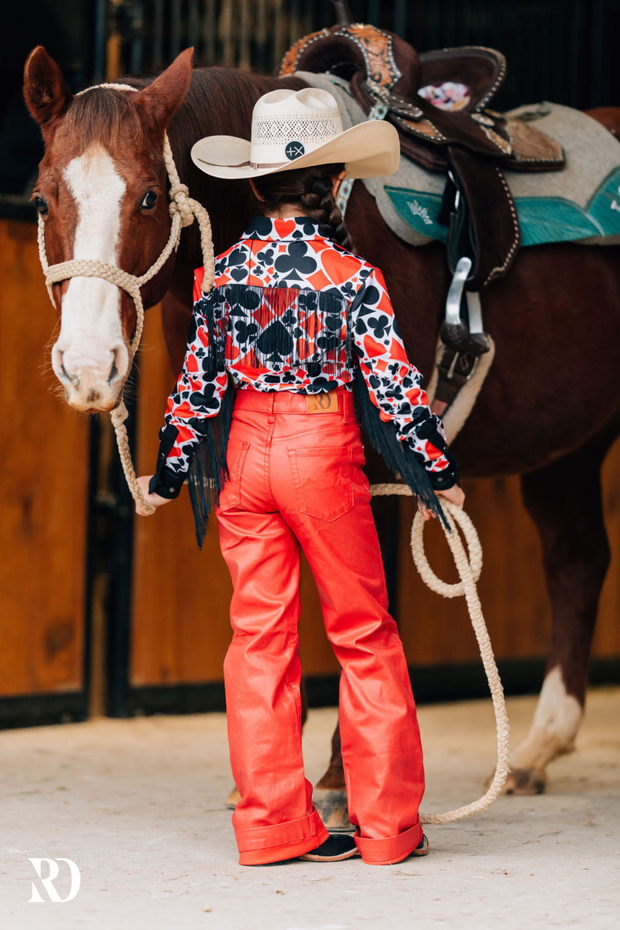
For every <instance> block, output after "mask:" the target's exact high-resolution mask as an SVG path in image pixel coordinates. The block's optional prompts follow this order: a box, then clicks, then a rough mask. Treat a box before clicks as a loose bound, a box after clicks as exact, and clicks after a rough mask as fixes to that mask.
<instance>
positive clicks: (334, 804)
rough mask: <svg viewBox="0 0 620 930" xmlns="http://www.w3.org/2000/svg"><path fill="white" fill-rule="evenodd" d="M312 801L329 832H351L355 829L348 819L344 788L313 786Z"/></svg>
mask: <svg viewBox="0 0 620 930" xmlns="http://www.w3.org/2000/svg"><path fill="white" fill-rule="evenodd" d="M313 801H314V806H315V807H316V809H317V811H318V812H319V815H320V817H321V820H322V821H323V823H324V824H325V826H326V827H327V829H328V830H329V831H330V832H331V833H351V832H352V831H353V830H354V829H355V828H354V826H353V824H352V823H351V821H350V820H349V810H348V807H347V793H346V791H345V790H344V788H327V789H325V788H315V789H314V796H313Z"/></svg>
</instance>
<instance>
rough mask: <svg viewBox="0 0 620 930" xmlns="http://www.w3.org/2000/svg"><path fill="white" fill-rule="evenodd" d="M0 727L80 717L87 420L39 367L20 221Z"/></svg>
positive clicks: (9, 242) (10, 248)
mask: <svg viewBox="0 0 620 930" xmlns="http://www.w3.org/2000/svg"><path fill="white" fill-rule="evenodd" d="M0 295H1V303H0V385H1V391H2V395H1V396H2V400H3V428H2V443H1V444H0V474H1V475H2V481H1V482H0V498H1V502H2V503H1V508H2V519H1V520H0V565H1V569H0V572H1V580H0V726H11V725H20V724H27V723H33V722H45V721H46V720H53V719H63V718H66V717H67V716H69V717H79V716H83V715H84V714H85V712H86V696H85V692H84V684H85V683H84V648H85V603H84V602H85V578H86V573H85V548H86V520H87V500H86V496H87V470H88V420H87V419H86V418H85V417H80V416H78V415H77V414H75V413H73V412H71V411H70V410H69V409H68V408H67V406H66V404H65V402H64V400H63V398H62V395H61V391H60V388H59V386H58V384H57V382H56V378H55V376H54V374H53V372H52V369H51V364H50V348H51V345H52V343H53V334H54V332H55V331H56V324H55V317H54V311H53V309H52V306H51V304H50V302H49V298H48V296H47V292H46V290H45V285H44V282H43V274H42V272H41V267H40V265H39V258H38V252H37V228H36V225H34V224H32V223H18V222H12V221H5V220H3V221H0Z"/></svg>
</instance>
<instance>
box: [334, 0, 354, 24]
mask: <svg viewBox="0 0 620 930" xmlns="http://www.w3.org/2000/svg"><path fill="white" fill-rule="evenodd" d="M332 3H333V4H334V9H335V13H336V22H337V24H338V25H339V26H348V25H350V24H351V23H352V22H353V16H352V15H351V10H350V8H349V4H348V3H347V0H332Z"/></svg>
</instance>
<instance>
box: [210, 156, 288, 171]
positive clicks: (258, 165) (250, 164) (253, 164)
mask: <svg viewBox="0 0 620 930" xmlns="http://www.w3.org/2000/svg"><path fill="white" fill-rule="evenodd" d="M198 161H201V162H202V163H203V165H209V166H210V167H212V168H254V169H255V170H256V169H262V168H284V166H285V165H290V164H292V162H290V161H272V162H266V161H265V162H258V161H241V162H239V164H238V165H218V164H217V162H214V161H205V159H204V158H198Z"/></svg>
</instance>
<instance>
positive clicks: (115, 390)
mask: <svg viewBox="0 0 620 930" xmlns="http://www.w3.org/2000/svg"><path fill="white" fill-rule="evenodd" d="M191 58H192V51H191V49H188V50H187V51H185V52H183V53H182V54H181V55H179V57H178V58H177V59H176V60H175V61H174V62H173V64H172V65H170V67H169V68H168V69H167V70H166V71H164V72H163V73H162V74H161V75H160V76H159V77H158V78H156V79H155V80H154V81H153V83H151V84H149V85H148V86H145V87H144V89H142V90H140V91H139V93H135V92H132V91H119V90H113V89H106V88H98V89H93V90H89V91H88V92H87V93H84V94H79V95H77V96H73V95H72V94H71V93H70V91H69V89H68V87H67V85H66V83H65V81H64V78H63V76H62V73H61V71H60V69H59V67H58V65H57V64H56V62H55V61H53V59H52V58H50V56H49V55H48V54H47V52H46V51H45V49H43V48H42V47H38V48H36V49H35V50H34V51H33V52H32V53H31V54H30V57H29V58H28V61H27V63H26V69H25V77H24V95H25V98H26V103H27V105H28V109H29V110H30V112H31V114H32V115H33V116H34V118H35V119H36V120H37V122H38V123H39V126H40V127H41V131H42V133H43V139H44V142H45V154H44V157H43V160H42V161H41V164H40V166H39V176H38V179H37V183H36V187H35V190H34V194H33V198H34V201H35V203H36V206H37V209H38V211H39V213H40V215H41V216H42V218H43V223H44V227H43V228H44V238H45V249H46V252H47V258H48V261H49V264H50V265H52V264H56V263H59V262H65V261H69V260H70V259H76V260H77V259H86V260H98V261H101V262H105V263H107V264H109V265H116V266H118V268H120V269H122V270H123V271H126V272H129V273H130V274H133V275H142V274H144V273H145V272H146V271H147V270H148V269H149V268H150V267H151V266H152V265H153V263H154V262H155V261H156V259H157V258H158V256H159V255H160V254H161V252H162V249H163V248H164V246H165V245H166V242H167V240H168V236H169V232H170V215H169V207H168V195H167V188H168V179H167V173H166V168H165V164H164V159H163V140H164V133H165V130H166V128H167V126H168V124H169V123H170V121H171V119H172V117H173V116H174V114H175V113H176V111H177V109H178V107H179V105H180V104H181V102H182V101H183V98H184V97H185V94H186V92H187V88H188V85H189V80H190V74H191V67H192V65H191ZM173 262H174V257H171V259H170V260H169V261H168V263H167V264H166V265H165V266H164V267H163V269H162V271H161V272H160V273H159V274H158V275H157V277H156V278H155V279H153V281H151V282H149V283H148V284H147V285H145V287H144V289H143V291H142V296H143V301H144V304H145V306H147V307H148V306H151V305H152V304H153V303H155V302H156V301H157V300H159V299H160V298H161V297H162V296H163V293H164V292H165V290H166V287H167V283H168V282H169V280H170V274H171V271H172V265H173ZM53 295H54V302H55V305H56V311H57V314H58V317H59V319H60V323H61V326H60V334H59V337H58V340H57V342H56V343H55V345H54V347H53V349H52V364H53V367H54V371H55V373H56V375H57V377H58V379H59V380H60V382H61V384H62V385H63V387H64V389H65V394H66V398H67V401H68V403H69V404H70V405H71V406H72V407H74V408H76V409H77V410H81V411H86V412H98V411H103V410H111V409H112V408H113V407H114V406H115V405H116V404H117V403H118V401H119V398H120V393H121V390H122V387H123V384H124V383H125V379H126V378H127V375H128V374H129V369H130V365H131V357H130V351H129V346H130V340H131V336H132V333H133V330H134V327H135V323H136V313H135V307H134V304H133V301H132V299H131V298H130V297H129V295H128V294H127V293H126V292H125V291H123V290H121V289H120V288H119V287H117V286H116V285H115V284H112V283H110V282H109V281H107V280H103V279H101V278H98V277H72V278H70V279H69V280H65V281H61V282H59V283H58V284H54V285H53Z"/></svg>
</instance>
